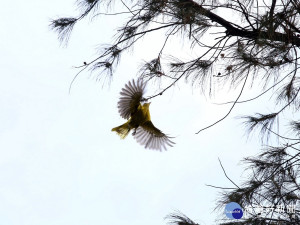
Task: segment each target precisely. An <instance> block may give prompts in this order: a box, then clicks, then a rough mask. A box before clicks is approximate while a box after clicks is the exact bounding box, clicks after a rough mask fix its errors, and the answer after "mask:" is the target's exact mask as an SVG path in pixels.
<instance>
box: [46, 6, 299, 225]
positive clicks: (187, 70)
mask: <svg viewBox="0 0 300 225" xmlns="http://www.w3.org/2000/svg"><path fill="white" fill-rule="evenodd" d="M77 4H78V6H79V8H80V9H81V13H80V14H79V15H78V16H75V17H72V18H59V19H56V20H53V21H52V22H51V27H52V28H53V29H54V30H56V31H57V32H58V34H59V39H60V40H61V41H62V42H67V41H68V39H69V37H70V33H71V31H72V28H73V27H74V25H75V24H76V23H78V22H79V21H81V20H82V19H84V18H86V17H87V16H88V15H92V16H100V15H107V16H111V15H114V16H118V15H120V14H125V15H127V19H126V20H125V21H124V25H123V26H122V27H120V28H119V29H118V30H117V33H116V36H115V37H116V38H115V40H114V41H113V42H112V43H110V44H109V45H106V46H105V47H104V48H103V50H102V52H101V54H100V55H99V56H98V57H96V58H95V59H93V60H92V61H90V62H87V63H84V65H82V66H79V68H80V69H81V70H80V72H81V71H83V70H86V69H87V70H89V69H90V70H93V71H95V72H97V73H98V74H99V76H113V72H114V68H115V67H116V66H117V65H118V62H119V60H120V59H121V56H122V53H123V52H125V51H127V50H128V49H130V48H131V47H132V46H134V44H136V43H137V42H138V41H139V40H140V39H141V38H143V37H144V36H146V35H148V34H149V33H153V32H157V31H164V32H165V38H164V40H163V41H162V42H161V43H155V44H157V45H159V44H160V45H161V49H160V51H159V52H157V56H156V57H155V58H153V59H152V60H150V61H148V62H145V63H144V65H143V66H142V67H141V69H140V71H139V77H141V78H142V79H144V80H161V79H164V80H166V82H169V85H168V86H166V87H165V88H164V89H163V90H162V91H161V92H159V93H158V94H156V95H152V96H150V97H149V98H148V99H151V98H155V97H157V96H159V95H161V94H163V93H164V92H166V91H168V89H170V88H171V87H172V86H174V84H176V83H177V82H178V81H179V80H184V79H185V80H187V81H189V82H191V83H192V84H198V85H199V86H200V87H201V88H202V89H203V90H204V91H208V92H211V90H212V89H219V88H220V84H222V85H224V84H228V83H230V84H231V85H232V87H234V88H240V92H239V94H238V95H237V96H236V98H235V99H234V100H233V101H231V102H227V103H225V104H231V108H230V110H229V112H228V113H227V114H226V115H225V116H224V117H223V118H221V119H220V120H219V121H216V122H215V123H214V124H212V125H211V126H213V125H215V124H216V123H218V122H220V121H221V120H223V119H224V118H226V116H227V115H229V113H230V112H231V110H232V109H233V108H234V107H235V106H236V105H237V104H238V103H245V102H249V101H255V100H256V99H258V98H260V97H261V96H263V95H265V94H267V93H272V96H273V101H274V111H273V112H270V113H268V114H263V113H260V112H258V113H257V114H255V115H251V116H245V117H244V119H245V124H246V126H248V128H249V131H250V132H252V131H253V130H259V131H260V133H261V135H262V136H263V135H265V137H270V136H273V137H277V138H278V139H279V140H280V143H279V144H278V146H276V147H274V146H273V147H272V146H269V147H267V148H264V149H262V151H261V153H260V154H259V155H258V156H256V157H248V158H246V159H245V162H246V163H249V164H248V165H249V166H248V168H249V169H250V170H251V171H252V172H251V174H252V175H251V176H249V177H248V178H247V181H246V182H245V183H243V184H242V185H241V187H235V188H234V189H232V191H230V192H228V191H227V192H225V193H224V197H223V199H222V200H221V201H220V204H224V203H226V202H229V201H235V202H238V203H239V204H240V205H241V206H242V207H252V206H254V205H258V206H261V207H263V206H264V207H267V206H274V207H277V206H278V205H283V206H284V207H285V209H286V208H287V207H288V205H289V204H294V205H295V204H297V203H298V199H299V179H298V178H299V160H300V157H299V155H300V153H299V152H300V149H299V143H300V142H299V141H300V136H299V135H300V121H299V116H298V115H297V112H298V110H299V106H300V104H299V103H300V101H299V100H300V99H299V91H300V80H299V79H300V78H299V72H298V69H299V64H298V60H299V56H298V54H299V53H300V52H299V47H300V25H299V23H300V22H299V21H300V2H299V1H298V0H281V1H278V0H265V1H259V0H232V1H226V0H136V1H133V0H131V1H126V0H121V1H120V2H117V4H120V5H122V7H123V8H124V11H122V12H115V11H114V7H113V5H114V4H116V2H113V1H112V0H79V1H77ZM107 6H110V7H107ZM108 9H109V10H108ZM176 34H181V35H182V36H183V37H184V39H183V41H185V42H187V43H190V51H191V52H193V53H194V55H197V56H196V57H195V58H192V59H190V60H188V61H185V60H183V59H181V58H176V57H170V56H165V55H164V50H165V47H166V45H168V43H169V41H170V39H172V38H173V37H174V36H175V35H176ZM207 37H208V38H209V41H207ZM199 49H200V50H199ZM246 84H252V85H254V84H262V89H261V93H260V94H259V95H257V96H255V97H253V98H250V99H248V100H243V101H241V100H240V97H241V95H242V93H243V92H244V90H245V86H246ZM285 112H291V113H294V115H295V116H294V118H290V121H289V122H288V124H287V125H288V132H287V134H288V136H284V135H281V134H279V132H278V131H275V130H274V127H273V125H274V123H275V122H276V121H279V119H280V115H283V113H285ZM279 124H282V123H279ZM208 127H210V126H208ZM208 127H205V128H202V129H201V130H199V132H200V131H202V130H204V129H206V128H208ZM199 132H198V133H199ZM174 218H175V219H176V217H173V219H174ZM178 218H179V217H177V219H178ZM180 218H181V219H182V218H184V217H180ZM180 218H179V219H180ZM299 220H300V213H299V211H298V210H296V212H294V213H289V212H286V211H285V212H284V213H276V212H275V211H273V212H269V213H265V214H263V216H262V214H261V215H259V214H257V213H252V214H250V215H248V216H247V217H244V219H243V220H240V221H238V224H300V222H299ZM227 224H235V222H230V223H227Z"/></svg>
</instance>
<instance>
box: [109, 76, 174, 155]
mask: <svg viewBox="0 0 300 225" xmlns="http://www.w3.org/2000/svg"><path fill="white" fill-rule="evenodd" d="M145 87H146V84H145V83H143V82H142V80H140V79H139V80H137V81H136V82H135V81H134V80H132V82H130V81H129V82H128V84H126V85H125V88H122V91H121V92H120V94H121V97H120V100H119V102H118V108H119V113H120V115H121V117H122V118H124V119H127V120H128V121H127V122H126V123H124V124H122V125H121V126H118V127H115V128H113V129H112V131H115V132H117V134H118V135H119V136H120V137H121V138H122V139H124V138H125V137H126V136H127V135H128V134H129V132H130V131H131V130H132V129H134V131H133V133H132V135H133V137H134V138H135V139H136V141H137V142H138V143H140V144H141V145H144V146H145V148H146V149H147V148H149V149H154V150H160V151H161V150H162V149H164V150H166V147H167V146H171V147H172V146H173V145H174V144H175V143H174V142H173V141H171V140H170V139H171V137H169V136H167V135H165V134H164V133H163V132H161V131H160V130H159V129H157V128H156V127H155V126H154V125H153V123H152V122H151V117H150V111H149V105H150V103H144V104H143V105H142V104H141V101H143V100H144V98H143V95H144V91H145Z"/></svg>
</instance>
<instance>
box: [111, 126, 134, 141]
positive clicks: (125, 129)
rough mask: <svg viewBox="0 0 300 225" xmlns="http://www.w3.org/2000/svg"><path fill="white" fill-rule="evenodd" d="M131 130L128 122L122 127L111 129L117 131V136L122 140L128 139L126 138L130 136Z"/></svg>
mask: <svg viewBox="0 0 300 225" xmlns="http://www.w3.org/2000/svg"><path fill="white" fill-rule="evenodd" d="M130 130H131V128H130V126H129V122H126V123H124V124H122V125H121V126H118V127H115V128H113V129H111V131H116V132H117V134H118V135H119V136H120V137H121V138H122V139H124V138H126V136H127V135H128V134H129V131H130Z"/></svg>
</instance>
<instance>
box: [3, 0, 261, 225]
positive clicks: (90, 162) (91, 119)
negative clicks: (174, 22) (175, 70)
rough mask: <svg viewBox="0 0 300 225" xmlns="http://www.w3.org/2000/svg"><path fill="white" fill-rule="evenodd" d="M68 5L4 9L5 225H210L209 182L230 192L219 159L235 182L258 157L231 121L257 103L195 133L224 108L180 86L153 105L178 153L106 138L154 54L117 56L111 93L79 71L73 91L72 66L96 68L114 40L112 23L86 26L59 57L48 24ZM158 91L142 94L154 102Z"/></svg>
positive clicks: (24, 4)
mask: <svg viewBox="0 0 300 225" xmlns="http://www.w3.org/2000/svg"><path fill="white" fill-rule="evenodd" d="M73 3H74V1H73V0H67V1H58V0H55V1H34V0H29V1H20V0H16V1H4V2H2V4H1V8H0V13H1V20H0V26H1V30H0V36H1V42H0V52H1V60H0V65H1V66H0V74H1V75H0V78H1V80H0V104H1V106H2V107H1V111H0V124H1V126H0V154H1V155H0V221H1V222H0V223H1V224H5V225H23V224H24V225H40V224H43V225H54V224H55V225H60V224H61V225H81V224H89V225H99V224H111V225H113V224H118V225H140V224H144V225H154V224H155V225H163V224H166V223H167V221H166V220H164V219H163V218H164V217H165V216H166V215H167V214H169V213H171V212H174V210H180V211H181V212H183V213H185V214H186V215H187V216H189V217H190V218H191V219H193V220H194V221H196V222H198V223H201V224H214V220H215V219H216V218H217V216H216V214H215V213H212V210H213V208H214V207H215V200H216V199H217V197H218V192H217V191H216V190H214V189H213V188H210V187H207V186H205V184H212V185H216V186H226V187H232V185H231V184H230V183H229V182H228V180H226V178H225V176H224V174H223V172H222V170H221V168H220V166H219V163H218V157H219V158H220V159H221V160H222V162H223V165H224V166H225V168H226V171H227V172H228V175H229V176H230V177H231V178H232V179H233V180H235V181H236V182H239V181H240V175H242V173H243V170H242V167H241V166H238V163H239V161H240V160H241V159H242V157H245V156H249V155H253V154H255V153H257V151H258V148H257V146H259V144H258V143H257V144H256V142H257V140H256V138H253V139H250V140H248V141H247V138H246V137H245V136H244V130H243V126H242V125H241V122H242V121H241V120H237V119H234V116H237V115H243V114H247V113H250V114H251V113H252V111H253V110H252V108H253V107H254V106H255V105H256V104H257V103H256V104H255V105H254V104H248V105H243V106H241V107H239V108H238V109H236V110H235V111H234V112H233V114H232V116H230V117H229V118H228V119H227V120H225V121H224V122H222V123H221V124H219V125H217V126H215V127H213V128H211V129H209V130H207V131H205V132H203V133H201V134H198V135H195V134H194V133H195V132H196V131H197V130H199V129H200V128H202V127H204V126H205V125H209V124H210V123H212V122H214V121H215V120H216V119H219V118H220V117H221V116H222V115H223V114H224V113H225V112H226V111H224V109H228V107H225V108H224V107H223V108H221V107H216V106H214V105H212V104H211V102H212V101H210V100H206V99H205V98H204V97H203V96H202V95H201V93H200V90H198V89H193V90H192V89H191V86H190V85H189V84H185V83H181V86H178V87H176V88H173V89H170V91H168V92H166V93H165V94H164V95H163V96H161V97H160V98H156V99H155V100H153V101H152V104H151V106H150V109H151V116H152V119H153V122H154V124H155V125H156V126H157V127H158V128H160V129H161V130H163V131H164V132H165V133H168V134H170V135H173V136H176V139H175V142H176V145H175V147H173V148H170V149H169V150H168V151H166V152H156V151H150V150H145V149H143V147H142V146H140V145H139V144H138V143H136V142H135V140H134V139H133V138H132V136H131V135H129V136H128V137H127V138H126V139H125V140H120V138H119V137H118V136H117V135H116V134H115V133H112V132H111V128H112V127H115V126H117V125H120V124H121V123H123V122H124V120H122V119H121V118H120V116H119V115H118V111H117V107H116V106H117V101H118V97H119V92H120V90H121V88H122V87H123V86H124V84H125V83H127V82H128V80H130V79H132V78H135V77H136V71H137V68H138V66H139V65H140V63H141V59H147V58H151V57H152V58H153V57H154V56H155V54H156V52H155V51H152V52H151V50H152V49H153V48H154V44H153V42H152V43H150V44H147V45H146V46H148V48H147V49H145V48H143V49H141V48H138V47H137V48H135V49H134V51H132V52H131V53H129V54H126V55H124V56H125V57H124V58H123V60H122V63H121V65H120V67H119V69H118V70H117V71H116V74H115V77H114V79H113V81H112V83H111V85H110V86H105V87H104V88H102V83H101V82H100V83H96V82H95V80H94V79H89V76H90V75H89V73H83V74H82V75H81V76H80V77H79V78H78V79H77V80H76V81H75V83H74V86H73V89H72V91H71V94H69V93H68V88H69V84H70V82H71V80H72V78H73V76H74V75H75V74H76V71H77V70H75V69H73V68H72V66H78V65H81V64H82V63H83V61H89V59H92V57H94V56H95V47H96V46H97V44H100V43H107V42H108V41H109V40H111V38H112V35H113V32H114V31H115V28H116V27H117V26H119V24H118V23H119V21H118V20H114V19H113V18H112V17H110V18H109V19H105V18H104V17H101V18H100V19H99V20H98V21H96V20H95V21H94V23H90V24H89V25H88V23H87V22H83V23H82V24H81V25H79V26H76V27H75V29H74V33H73V34H72V36H71V40H70V43H69V46H68V47H67V48H61V47H60V46H59V42H58V40H57V34H56V33H54V32H52V31H51V30H50V29H49V27H48V25H49V21H50V18H56V17H58V16H64V15H67V16H71V15H73V14H74V11H73V9H74V8H75V7H74V4H73ZM108 23H111V24H110V25H108ZM100 27H101V28H100ZM143 41H145V43H146V41H147V39H145V40H143ZM148 43H149V42H148ZM93 76H95V75H92V76H91V78H93ZM155 90H156V89H155V87H154V86H150V85H149V86H148V91H149V92H148V93H149V95H150V94H153V93H154V92H153V91H155ZM151 91H152V92H151Z"/></svg>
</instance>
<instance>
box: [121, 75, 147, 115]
mask: <svg viewBox="0 0 300 225" xmlns="http://www.w3.org/2000/svg"><path fill="white" fill-rule="evenodd" d="M145 86H146V84H145V83H143V82H142V80H140V79H139V80H137V81H136V82H135V81H134V80H132V81H131V82H130V81H129V82H128V84H126V85H125V88H122V91H121V92H120V94H121V97H120V100H119V102H118V108H119V113H120V115H121V117H123V118H124V119H129V117H130V116H131V114H132V113H134V112H135V111H136V110H137V108H138V107H139V104H140V101H141V100H142V97H143V94H144V90H145Z"/></svg>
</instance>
